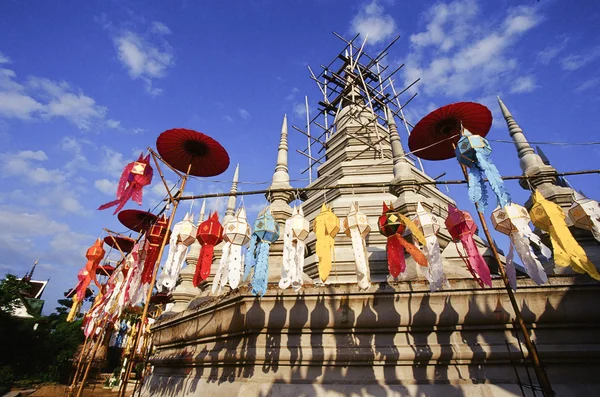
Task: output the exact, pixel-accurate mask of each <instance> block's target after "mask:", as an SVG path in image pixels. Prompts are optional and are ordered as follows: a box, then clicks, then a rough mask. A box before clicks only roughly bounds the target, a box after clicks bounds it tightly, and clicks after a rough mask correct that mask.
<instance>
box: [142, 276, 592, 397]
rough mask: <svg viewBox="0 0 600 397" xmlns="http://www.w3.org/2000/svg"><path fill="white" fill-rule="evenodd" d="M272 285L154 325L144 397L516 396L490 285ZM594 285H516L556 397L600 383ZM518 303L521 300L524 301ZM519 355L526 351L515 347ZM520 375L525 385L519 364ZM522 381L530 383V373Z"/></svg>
mask: <svg viewBox="0 0 600 397" xmlns="http://www.w3.org/2000/svg"><path fill="white" fill-rule="evenodd" d="M452 287H453V289H452V290H448V291H440V292H436V293H429V291H428V288H427V285H426V283H423V282H404V283H399V284H392V285H390V284H378V285H374V286H373V287H372V288H371V290H369V291H368V292H360V291H358V290H357V288H356V286H350V285H336V286H335V287H334V286H329V285H328V286H324V287H321V288H307V289H304V290H303V291H302V292H301V293H300V294H296V293H294V292H293V291H289V290H286V291H280V290H277V289H275V288H273V289H270V290H269V291H268V292H267V294H266V295H265V296H264V297H262V298H255V297H253V296H251V295H250V294H249V292H248V290H247V289H246V288H245V287H242V288H241V289H240V290H238V291H235V292H232V293H230V294H228V295H226V296H224V297H221V298H214V299H213V300H211V301H208V302H202V303H198V304H197V302H192V303H191V304H190V307H189V308H188V309H187V310H185V311H183V312H182V313H179V314H177V315H174V316H171V317H168V318H165V319H162V320H160V321H158V323H157V324H156V325H155V326H154V328H153V330H154V345H155V346H156V348H157V350H156V353H155V354H154V355H153V356H152V358H151V362H152V363H153V365H154V371H153V373H152V375H151V376H150V378H149V379H148V381H147V382H146V384H145V385H144V389H143V393H142V395H146V396H188V395H202V396H245V397H248V396H351V395H359V396H503V395H505V396H516V395H521V391H520V389H519V386H518V385H517V381H516V374H515V367H514V366H513V365H511V363H510V357H511V355H510V354H509V352H508V350H507V349H508V348H507V346H506V344H505V341H507V342H508V343H509V346H510V351H511V353H512V359H513V360H518V358H519V356H520V353H519V345H518V343H517V339H516V334H515V332H514V331H512V329H511V325H510V319H511V318H512V317H513V313H512V309H511V306H510V303H509V301H508V298H507V294H506V292H505V290H504V289H503V288H502V286H501V283H500V281H499V280H495V281H494V287H493V288H491V289H485V290H482V289H480V288H478V287H477V286H476V284H475V282H474V281H473V280H469V279H464V280H454V281H453V282H452ZM599 300H600V284H598V283H594V282H592V281H590V280H589V278H585V276H583V277H576V278H573V277H565V276H552V277H551V279H550V282H549V284H548V285H546V286H542V287H536V286H534V285H532V284H531V282H530V280H527V279H520V280H519V289H518V292H517V301H518V302H520V303H521V305H522V306H521V310H522V313H523V316H524V318H525V320H526V321H527V322H528V323H533V325H532V327H531V328H533V331H532V334H533V339H534V340H535V342H536V344H537V346H538V350H539V352H540V355H541V358H542V361H543V363H544V365H545V366H546V368H547V370H548V376H549V378H550V381H551V382H552V384H553V387H554V389H555V391H556V392H557V395H558V396H561V397H562V396H576V395H577V396H578V395H584V393H585V394H586V395H593V393H592V391H593V390H597V389H598V388H600V378H598V377H597V375H596V374H597V372H598V370H599V369H600V354H599V353H600V338H599V337H598V335H599V334H600V306H599V305H595V304H590V303H591V302H598V301H599ZM525 302H526V303H525ZM523 349H525V348H524V346H523ZM516 369H517V371H519V376H520V377H521V379H522V380H524V381H526V380H527V374H526V372H525V369H524V367H523V366H522V365H516ZM530 372H531V376H532V377H533V378H535V376H534V374H533V371H532V370H531V369H530Z"/></svg>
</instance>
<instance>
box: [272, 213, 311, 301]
mask: <svg viewBox="0 0 600 397" xmlns="http://www.w3.org/2000/svg"><path fill="white" fill-rule="evenodd" d="M309 233H310V224H309V222H308V220H307V219H306V218H305V217H304V211H303V210H302V207H296V206H294V209H293V210H292V216H291V217H290V218H289V219H287V220H286V221H285V228H284V234H283V265H282V267H281V280H279V288H281V289H286V288H287V287H289V286H290V285H291V286H292V288H293V289H294V291H299V290H300V288H302V284H303V282H302V276H303V274H304V251H305V248H306V244H305V242H304V241H305V240H306V238H307V237H308V234H309Z"/></svg>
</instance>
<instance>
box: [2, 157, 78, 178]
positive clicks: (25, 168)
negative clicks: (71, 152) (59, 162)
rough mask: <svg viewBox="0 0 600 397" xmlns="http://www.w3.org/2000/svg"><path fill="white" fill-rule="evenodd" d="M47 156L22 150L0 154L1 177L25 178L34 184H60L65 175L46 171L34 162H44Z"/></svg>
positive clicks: (54, 171) (56, 171)
mask: <svg viewBox="0 0 600 397" xmlns="http://www.w3.org/2000/svg"><path fill="white" fill-rule="evenodd" d="M46 160H48V156H47V155H46V153H44V152H43V151H41V150H38V151H35V152H34V151H31V150H24V151H20V152H17V153H2V154H0V169H1V170H2V177H4V178H8V177H15V176H17V177H25V178H27V179H28V180H29V181H30V182H32V183H34V184H45V183H61V182H64V181H65V179H66V178H65V175H64V174H63V173H62V172H61V171H59V170H48V169H46V168H43V167H39V166H37V165H36V164H34V162H39V161H46Z"/></svg>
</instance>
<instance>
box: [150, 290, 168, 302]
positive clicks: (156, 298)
mask: <svg viewBox="0 0 600 397" xmlns="http://www.w3.org/2000/svg"><path fill="white" fill-rule="evenodd" d="M172 301H173V297H172V296H171V295H169V294H166V293H164V292H158V293H156V294H154V295H152V296H151V297H150V303H153V304H155V305H164V304H167V303H170V302H172Z"/></svg>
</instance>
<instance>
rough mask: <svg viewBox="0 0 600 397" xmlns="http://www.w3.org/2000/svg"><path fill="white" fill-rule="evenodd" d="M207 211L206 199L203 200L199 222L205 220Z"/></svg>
mask: <svg viewBox="0 0 600 397" xmlns="http://www.w3.org/2000/svg"><path fill="white" fill-rule="evenodd" d="M205 211H206V199H204V200H202V207H200V215H199V216H198V224H200V223H202V222H204V213H205Z"/></svg>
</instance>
